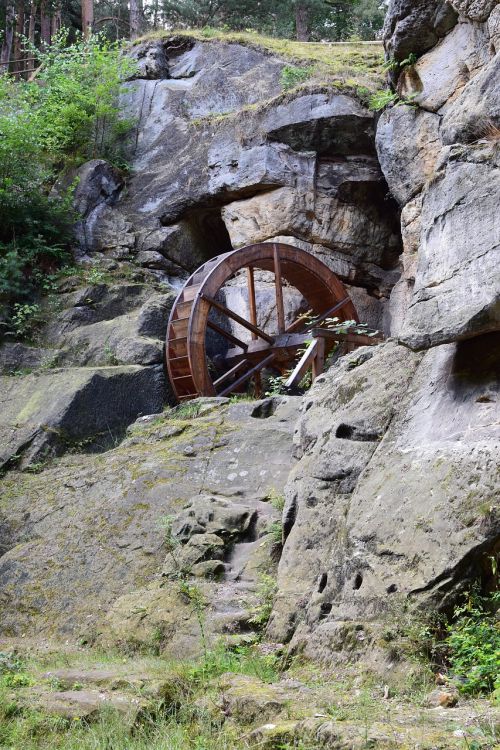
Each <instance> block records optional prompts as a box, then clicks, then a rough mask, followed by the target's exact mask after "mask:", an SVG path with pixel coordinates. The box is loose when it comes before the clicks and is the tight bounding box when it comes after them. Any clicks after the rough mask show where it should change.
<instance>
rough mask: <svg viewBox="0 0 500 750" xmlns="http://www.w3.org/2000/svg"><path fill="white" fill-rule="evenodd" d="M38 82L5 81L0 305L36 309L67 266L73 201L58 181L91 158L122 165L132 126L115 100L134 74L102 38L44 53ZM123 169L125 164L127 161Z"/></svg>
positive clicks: (1, 93)
mask: <svg viewBox="0 0 500 750" xmlns="http://www.w3.org/2000/svg"><path fill="white" fill-rule="evenodd" d="M36 54H37V57H38V59H39V60H40V64H41V68H40V72H39V74H38V78H37V80H36V81H35V82H25V81H20V82H14V81H13V80H12V79H11V78H10V77H9V76H7V75H0V303H2V305H3V306H6V307H10V308H11V309H12V305H13V304H14V303H15V302H21V301H23V302H27V301H29V302H32V301H33V297H34V296H35V295H36V293H37V291H38V290H39V289H40V287H41V285H42V283H43V279H44V278H45V276H46V275H47V274H51V273H53V272H54V270H55V269H56V268H57V267H59V266H60V265H61V264H64V263H65V262H67V261H68V260H69V258H70V254H69V240H70V235H71V225H72V222H73V221H74V218H75V217H74V215H73V213H72V210H71V196H70V194H69V193H68V194H66V195H63V196H55V195H52V194H51V193H50V186H51V184H52V183H53V181H54V179H55V176H56V175H57V173H58V172H59V171H60V170H61V169H64V168H65V167H67V166H70V165H75V164H76V165H77V164H79V163H81V162H83V161H85V160H86V159H88V158H95V157H103V158H107V159H109V160H111V161H115V163H116V161H120V159H122V156H121V151H120V148H121V144H122V142H123V135H124V133H125V132H126V131H127V130H130V125H131V124H130V122H127V121H123V120H120V118H119V110H118V94H119V91H120V85H121V82H122V81H123V80H125V79H126V78H127V77H129V76H130V75H131V73H132V72H133V67H132V65H133V64H132V63H131V61H130V60H128V59H127V58H125V57H124V56H122V55H121V54H120V48H119V47H117V46H116V45H111V44H110V43H108V42H107V41H104V40H103V39H101V38H99V37H93V38H91V39H90V40H88V41H78V42H76V43H75V44H72V45H67V32H65V31H63V32H61V33H60V34H59V35H57V36H56V39H55V42H54V44H53V45H52V46H51V47H50V48H49V49H48V50H46V51H45V52H39V51H37V53H36ZM122 161H123V159H122Z"/></svg>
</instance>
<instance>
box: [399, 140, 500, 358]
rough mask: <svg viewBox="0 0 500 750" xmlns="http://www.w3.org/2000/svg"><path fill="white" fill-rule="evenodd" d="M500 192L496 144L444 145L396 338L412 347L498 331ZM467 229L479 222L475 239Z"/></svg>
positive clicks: (424, 208)
mask: <svg viewBox="0 0 500 750" xmlns="http://www.w3.org/2000/svg"><path fill="white" fill-rule="evenodd" d="M499 190H500V170H499V159H498V153H497V151H496V149H495V146H494V144H491V145H487V144H486V145H479V146H476V147H460V146H456V147H454V148H451V149H448V150H447V151H445V152H444V154H443V159H442V161H441V164H440V166H439V169H438V172H437V176H436V179H435V180H433V181H432V183H431V184H430V185H429V187H428V188H427V190H426V192H425V194H424V197H423V204H422V244H421V247H420V251H419V256H418V267H417V272H416V277H415V287H414V291H413V298H412V302H411V304H410V307H409V310H408V315H407V317H406V320H405V325H404V329H403V332H402V333H401V341H402V342H403V343H405V344H406V345H408V346H410V347H412V348H413V349H423V348H427V347H429V346H435V345H437V344H441V343H445V342H448V341H457V340H461V339H464V338H469V337H471V336H477V335H479V334H481V333H486V332H488V331H494V330H498V328H499V325H500V317H499V316H500V312H499V294H500V287H499V278H498V263H499V255H498V253H499V248H500V244H499V239H500V236H499V228H498V221H497V216H496V208H495V206H496V196H497V194H498V191H499ZM471 227H481V231H480V232H477V233H476V234H475V235H474V237H472V236H471Z"/></svg>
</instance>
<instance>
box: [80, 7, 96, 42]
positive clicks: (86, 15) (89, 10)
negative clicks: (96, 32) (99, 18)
mask: <svg viewBox="0 0 500 750" xmlns="http://www.w3.org/2000/svg"><path fill="white" fill-rule="evenodd" d="M93 26H94V0H82V33H83V38H84V39H88V38H89V36H90V35H91V34H92V28H93Z"/></svg>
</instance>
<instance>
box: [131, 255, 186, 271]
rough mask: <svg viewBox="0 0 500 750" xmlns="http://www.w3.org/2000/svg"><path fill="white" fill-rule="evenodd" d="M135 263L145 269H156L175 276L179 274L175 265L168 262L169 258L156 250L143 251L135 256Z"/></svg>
mask: <svg viewBox="0 0 500 750" xmlns="http://www.w3.org/2000/svg"><path fill="white" fill-rule="evenodd" d="M135 262H136V263H137V264H138V265H139V266H144V268H154V269H157V270H158V271H165V272H166V273H171V272H173V273H174V275H176V274H178V272H179V269H178V267H177V266H176V265H175V263H172V262H171V261H169V260H167V258H165V257H164V256H163V255H161V254H160V253H157V252H156V251H154V250H141V251H140V252H139V253H137V255H136V256H135Z"/></svg>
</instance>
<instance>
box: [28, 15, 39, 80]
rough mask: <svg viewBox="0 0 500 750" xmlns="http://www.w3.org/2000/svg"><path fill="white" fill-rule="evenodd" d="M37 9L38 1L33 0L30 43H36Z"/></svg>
mask: <svg viewBox="0 0 500 750" xmlns="http://www.w3.org/2000/svg"><path fill="white" fill-rule="evenodd" d="M36 11H37V2H36V0H32V2H31V5H30V20H29V24H28V39H29V41H30V44H35V25H36ZM30 67H31V65H28V68H30Z"/></svg>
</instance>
